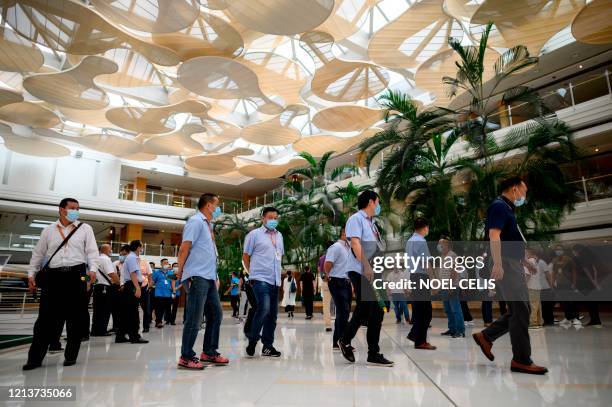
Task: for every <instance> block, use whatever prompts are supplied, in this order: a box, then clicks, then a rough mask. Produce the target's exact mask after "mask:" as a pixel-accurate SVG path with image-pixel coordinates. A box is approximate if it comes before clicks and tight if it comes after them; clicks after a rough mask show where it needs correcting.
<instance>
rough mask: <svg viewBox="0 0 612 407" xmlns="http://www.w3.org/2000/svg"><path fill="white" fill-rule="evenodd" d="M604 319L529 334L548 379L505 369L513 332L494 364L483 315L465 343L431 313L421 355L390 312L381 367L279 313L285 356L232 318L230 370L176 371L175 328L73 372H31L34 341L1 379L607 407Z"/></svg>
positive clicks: (225, 344) (168, 401)
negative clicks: (27, 365) (447, 333)
mask: <svg viewBox="0 0 612 407" xmlns="http://www.w3.org/2000/svg"><path fill="white" fill-rule="evenodd" d="M604 321H605V322H604V323H605V324H606V326H605V327H604V328H603V329H594V328H589V329H586V328H581V329H576V328H574V327H572V328H567V329H566V328H563V327H551V328H546V329H540V330H535V331H530V332H531V338H532V346H533V355H534V360H535V361H536V362H538V363H541V364H543V365H545V366H547V367H548V368H549V369H550V373H549V374H548V375H546V376H542V377H541V376H530V375H521V374H516V373H511V372H510V370H509V363H510V355H511V353H510V342H509V339H508V338H507V337H504V338H502V339H500V340H499V341H498V342H497V343H496V344H495V346H494V348H493V350H494V353H495V356H496V359H495V362H489V361H488V360H486V359H485V358H484V357H483V356H482V354H481V353H480V351H479V349H478V348H476V347H475V345H474V344H473V341H472V339H471V338H469V333H471V331H472V330H478V329H481V327H482V325H481V323H479V322H477V323H476V326H474V327H472V328H468V332H467V333H468V338H467V339H452V338H446V337H441V336H440V332H442V331H443V330H444V329H445V323H446V321H445V320H444V319H442V318H434V321H433V322H432V325H433V327H432V329H431V330H430V342H432V343H433V344H435V345H437V346H438V350H437V351H433V352H432V351H417V350H415V349H414V348H412V347H411V346H409V343H408V341H407V339H405V336H406V334H407V331H408V329H409V327H408V325H404V324H402V325H396V324H395V323H394V322H395V321H394V318H393V317H392V316H391V315H387V316H386V317H385V323H384V325H383V332H382V333H381V348H382V352H383V353H384V354H385V356H386V357H387V358H389V359H391V360H393V361H395V367H392V368H379V367H369V366H367V365H366V364H365V358H366V352H365V349H366V344H365V331H363V330H362V331H360V332H359V334H358V336H357V338H356V340H355V341H354V345H355V346H356V347H357V348H358V351H357V363H355V364H354V365H350V364H347V363H346V362H345V361H344V359H343V358H342V356H341V355H340V354H339V353H336V352H332V350H331V334H330V333H326V332H324V329H323V325H322V321H321V317H320V316H319V315H317V316H316V318H315V320H313V321H305V320H304V319H303V315H296V318H295V319H294V320H288V319H287V317H286V316H283V315H281V316H280V317H279V324H278V327H277V331H276V333H277V335H276V337H277V340H276V346H277V348H278V349H279V350H280V351H282V352H283V356H282V357H281V358H280V359H267V358H262V357H256V358H253V359H247V358H245V357H243V355H244V347H245V345H246V343H245V339H244V338H243V335H242V334H241V328H242V325H240V324H238V323H237V321H236V320H235V319H232V318H231V317H229V315H227V314H226V316H225V320H224V321H223V325H222V329H221V349H220V351H221V352H222V353H223V354H224V355H226V356H228V357H229V358H230V361H231V362H230V365H229V366H226V367H209V368H207V369H206V370H204V371H197V372H193V371H184V370H177V369H176V361H177V356H178V354H179V350H180V337H181V326H180V325H178V326H175V327H170V326H168V327H165V328H163V329H153V330H152V331H151V332H150V333H149V334H145V337H146V338H147V339H149V340H150V341H151V343H149V344H147V345H131V344H114V343H112V340H111V338H92V340H90V341H89V342H86V343H84V344H83V347H82V348H81V354H80V356H79V361H78V364H77V365H76V366H72V367H67V368H65V367H63V366H62V365H61V361H62V356H61V355H51V356H48V357H47V359H46V360H45V362H44V366H43V367H42V368H40V369H37V370H34V371H31V372H27V373H26V374H24V373H23V372H22V371H21V365H22V364H23V363H24V361H25V358H26V352H27V347H20V348H16V349H12V350H10V351H4V352H2V353H0V385H3V386H6V385H15V386H23V385H26V386H35V385H60V384H61V385H73V386H76V389H77V402H76V403H66V402H63V403H55V402H41V403H40V404H41V405H44V406H51V405H62V406H66V405H82V406H88V407H90V406H191V405H198V406H202V405H203V406H232V407H239V406H270V407H272V406H284V407H287V406H308V407H323V406H334V407H341V406H376V407H392V406H402V407H406V406H413V405H415V406H453V405H454V406H494V407H502V406H520V407H526V406H544V405H555V406H611V405H612V321H611V320H610V318H608V317H607V318H605V319H604ZM202 337H203V333H201V335H200V336H199V338H198V342H197V344H196V346H201V343H202ZM196 350H198V349H196ZM257 351H258V353H257V354H259V352H260V351H261V348H260V346H258V349H257ZM0 403H1V401H0ZM35 404H36V403H28V404H27V405H35ZM8 405H24V404H23V402H15V403H14V404H8Z"/></svg>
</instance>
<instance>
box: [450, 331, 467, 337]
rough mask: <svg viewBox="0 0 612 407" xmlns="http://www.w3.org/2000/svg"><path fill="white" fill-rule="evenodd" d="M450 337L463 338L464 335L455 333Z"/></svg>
mask: <svg viewBox="0 0 612 407" xmlns="http://www.w3.org/2000/svg"><path fill="white" fill-rule="evenodd" d="M451 337H453V338H465V333H463V332H457V333H454V334H452V335H451Z"/></svg>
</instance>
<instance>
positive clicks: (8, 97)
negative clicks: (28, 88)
mask: <svg viewBox="0 0 612 407" xmlns="http://www.w3.org/2000/svg"><path fill="white" fill-rule="evenodd" d="M20 102H23V96H21V93H19V92H15V91H14V90H11V89H6V88H0V107H2V106H4V105H10V104H11V103H20Z"/></svg>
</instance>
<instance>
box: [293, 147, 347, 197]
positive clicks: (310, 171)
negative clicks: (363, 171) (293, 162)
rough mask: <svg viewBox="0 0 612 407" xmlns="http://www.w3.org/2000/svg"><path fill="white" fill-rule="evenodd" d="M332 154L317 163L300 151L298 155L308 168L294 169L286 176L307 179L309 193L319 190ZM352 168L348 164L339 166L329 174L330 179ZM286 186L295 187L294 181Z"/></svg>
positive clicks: (311, 156) (322, 184)
mask: <svg viewBox="0 0 612 407" xmlns="http://www.w3.org/2000/svg"><path fill="white" fill-rule="evenodd" d="M333 154H334V151H328V152H326V153H325V154H323V156H322V157H321V159H320V160H319V161H317V160H316V158H315V157H314V156H313V155H312V154H310V153H308V152H306V151H302V152H301V153H299V154H298V155H299V156H300V157H302V158H303V159H305V160H306V161H307V162H308V166H307V167H301V168H295V169H293V170H291V171H289V174H288V176H289V177H291V176H294V175H299V176H302V177H304V178H306V179H308V180H309V181H310V182H311V188H310V191H313V190H315V189H317V188H321V187H323V186H324V185H325V171H326V169H327V164H328V163H329V160H330V158H331V156H332V155H333ZM354 168H355V166H353V165H350V164H344V165H340V166H338V167H336V168H334V169H333V170H332V172H331V174H330V179H331V180H335V179H337V178H338V177H339V176H340V175H342V174H343V173H345V172H346V171H348V170H353V169H354ZM288 186H291V187H293V186H295V180H292V183H291V184H288ZM298 192H300V191H298Z"/></svg>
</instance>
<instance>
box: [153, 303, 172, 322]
mask: <svg viewBox="0 0 612 407" xmlns="http://www.w3.org/2000/svg"><path fill="white" fill-rule="evenodd" d="M171 318H172V297H155V323H157V324H160V323H161V322H162V321H166V323H168V322H170V320H171Z"/></svg>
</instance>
